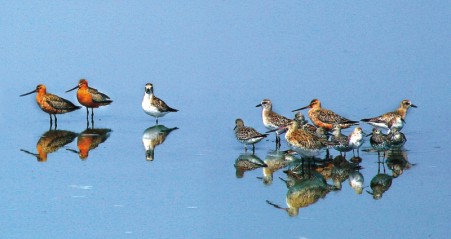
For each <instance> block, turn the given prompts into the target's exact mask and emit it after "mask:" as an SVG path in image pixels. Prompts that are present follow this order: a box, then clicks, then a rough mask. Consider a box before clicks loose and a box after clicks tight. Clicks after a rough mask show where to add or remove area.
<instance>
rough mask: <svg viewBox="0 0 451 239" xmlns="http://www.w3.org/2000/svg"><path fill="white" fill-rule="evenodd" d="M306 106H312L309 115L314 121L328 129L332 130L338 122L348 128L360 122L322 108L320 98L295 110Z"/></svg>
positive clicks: (318, 125) (341, 126) (315, 123)
mask: <svg viewBox="0 0 451 239" xmlns="http://www.w3.org/2000/svg"><path fill="white" fill-rule="evenodd" d="M306 108H310V110H309V111H308V116H309V118H310V120H311V121H312V123H313V124H314V125H316V126H317V127H322V128H324V129H326V130H331V129H332V128H333V125H334V124H338V125H339V126H340V128H342V129H346V128H349V127H351V126H352V125H356V124H357V123H358V121H353V120H349V119H346V118H344V117H342V116H340V115H338V114H336V113H335V112H333V111H331V110H327V109H323V108H321V101H319V100H318V99H313V100H312V101H311V102H310V104H309V105H307V106H305V107H302V108H299V109H296V110H293V112H295V111H299V110H303V109H306Z"/></svg>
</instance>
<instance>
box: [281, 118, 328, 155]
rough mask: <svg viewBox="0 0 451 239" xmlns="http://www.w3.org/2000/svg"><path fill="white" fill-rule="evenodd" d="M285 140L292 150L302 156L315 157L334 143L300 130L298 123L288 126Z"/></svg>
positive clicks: (293, 122)
mask: <svg viewBox="0 0 451 239" xmlns="http://www.w3.org/2000/svg"><path fill="white" fill-rule="evenodd" d="M285 127H286V128H288V131H287V132H286V133H285V139H286V140H287V142H288V144H289V145H290V146H291V148H292V149H293V150H294V151H296V152H297V153H299V154H300V155H302V156H306V157H314V156H317V155H318V154H320V153H321V150H322V149H324V148H325V147H327V146H331V145H333V143H331V142H328V141H325V140H323V139H321V138H320V137H318V136H317V135H315V134H312V133H310V132H308V131H307V130H305V129H302V128H299V123H298V122H297V121H291V122H290V123H289V124H288V125H287V126H285Z"/></svg>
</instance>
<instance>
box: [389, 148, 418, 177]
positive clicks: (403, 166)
mask: <svg viewBox="0 0 451 239" xmlns="http://www.w3.org/2000/svg"><path fill="white" fill-rule="evenodd" d="M386 163H387V166H388V168H389V169H390V170H392V172H393V173H392V176H393V177H394V178H397V177H398V176H400V175H401V174H403V172H404V170H408V169H410V168H411V167H412V166H413V165H414V164H413V165H412V164H411V163H410V162H409V161H408V160H407V151H406V150H398V149H392V150H389V151H388V152H387V159H386Z"/></svg>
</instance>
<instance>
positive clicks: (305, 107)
mask: <svg viewBox="0 0 451 239" xmlns="http://www.w3.org/2000/svg"><path fill="white" fill-rule="evenodd" d="M308 107H310V105H307V106H304V107H302V108H299V109H296V110H292V111H291V112H296V111H300V110H303V109H307V108H308Z"/></svg>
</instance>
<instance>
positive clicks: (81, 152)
mask: <svg viewBox="0 0 451 239" xmlns="http://www.w3.org/2000/svg"><path fill="white" fill-rule="evenodd" d="M111 132H112V130H111V129H99V128H97V129H95V128H87V129H85V130H84V131H83V132H81V133H80V134H79V135H78V137H77V147H78V151H77V150H73V149H67V150H68V151H71V152H73V153H76V154H78V157H79V158H80V159H82V160H85V159H87V158H88V156H89V151H91V150H93V149H95V148H97V147H98V146H99V145H100V144H102V143H103V142H105V141H106V140H107V139H108V138H109V137H110V134H111Z"/></svg>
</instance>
